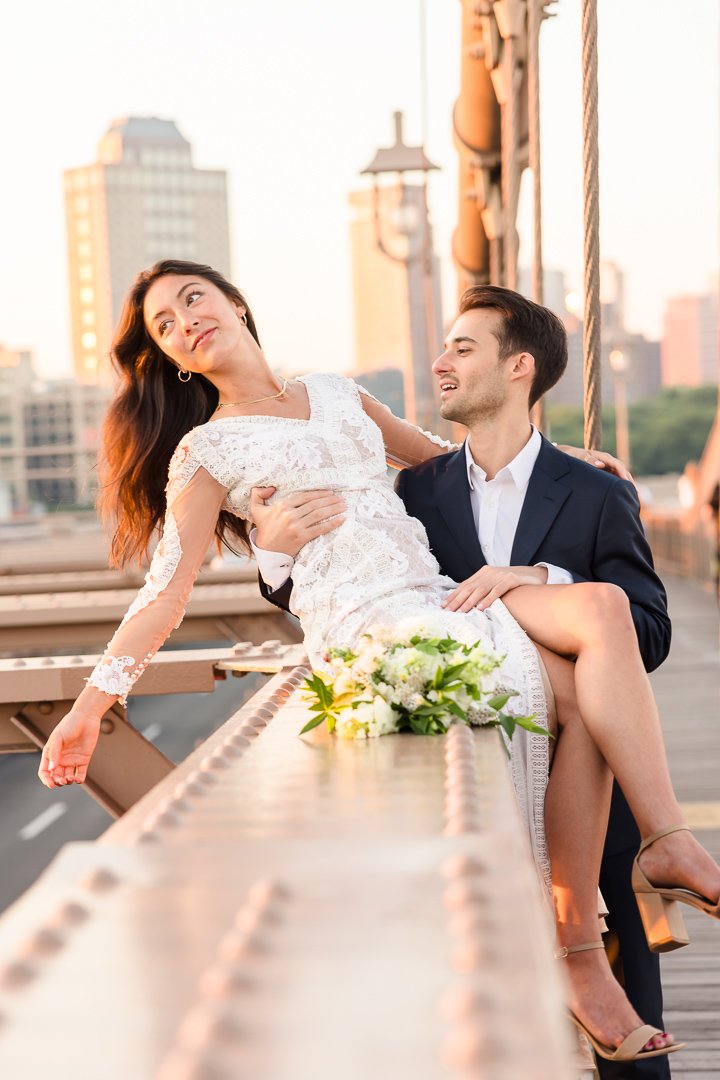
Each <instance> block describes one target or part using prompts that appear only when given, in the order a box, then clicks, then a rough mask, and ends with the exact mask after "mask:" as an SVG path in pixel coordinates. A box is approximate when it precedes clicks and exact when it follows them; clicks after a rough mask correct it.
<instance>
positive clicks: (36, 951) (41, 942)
mask: <svg viewBox="0 0 720 1080" xmlns="http://www.w3.org/2000/svg"><path fill="white" fill-rule="evenodd" d="M64 944H65V941H64V938H63V937H62V935H61V934H59V933H58V932H57V930H50V929H45V928H43V929H42V930H37V931H36V932H35V933H34V934H33V935H32V936H31V937H29V938H28V939H27V941H25V943H24V945H22V946H21V949H20V953H21V955H22V956H23V957H27V958H29V959H32V957H34V956H53V955H54V954H55V953H56V952H59V951H60V949H62V947H63V945H64Z"/></svg>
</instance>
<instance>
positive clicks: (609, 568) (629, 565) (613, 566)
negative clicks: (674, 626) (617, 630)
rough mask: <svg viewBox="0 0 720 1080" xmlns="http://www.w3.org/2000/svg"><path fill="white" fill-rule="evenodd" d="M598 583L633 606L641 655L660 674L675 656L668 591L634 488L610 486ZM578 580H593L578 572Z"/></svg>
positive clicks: (599, 543)
mask: <svg viewBox="0 0 720 1080" xmlns="http://www.w3.org/2000/svg"><path fill="white" fill-rule="evenodd" d="M592 572H593V579H594V580H595V581H609V582H612V584H614V585H619V586H620V588H621V589H623V590H624V592H625V593H626V595H627V597H628V599H629V601H630V610H631V612H632V617H633V622H634V623H635V630H636V631H637V636H638V644H639V646H640V655H641V656H642V658H643V662H644V664H645V668H646V670H647V671H654V670H655V668H657V667H659V666H660V664H662V662H663V661H664V660H665V659H666V658H667V655H668V653H669V651H670V638H671V624H670V616H669V615H668V610H667V594H666V592H665V587H664V585H663V583H662V581H661V580H660V578H659V577H658V575H657V574H656V573H655V567H654V565H653V557H652V552H651V550H650V545H649V544H648V542H647V538H646V536H645V530H644V529H643V526H642V522H641V520H640V500H639V499H638V496H637V492H636V491H635V488H634V486H633V485H632V484H629V483H613V484H611V485H610V486H609V488H608V492H607V495H606V497H605V502H604V504H603V507H602V510H601V513H600V518H599V521H598V529H597V535H596V537H595V551H594V555H593V560H592ZM573 577H574V579H575V581H585V580H587V579H585V578H583V577H581V576H580V575H578V574H574V573H573Z"/></svg>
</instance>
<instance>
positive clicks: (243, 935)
mask: <svg viewBox="0 0 720 1080" xmlns="http://www.w3.org/2000/svg"><path fill="white" fill-rule="evenodd" d="M267 949H268V946H267V942H266V940H265V939H264V938H263V937H261V936H260V934H257V933H247V932H241V931H239V930H230V931H229V933H227V934H226V935H225V937H224V938H223V939H222V941H221V942H220V944H219V945H218V949H217V955H218V957H219V958H220V960H226V961H229V962H230V963H237V962H238V961H240V960H250V959H252V958H253V957H257V956H261V955H262V954H263V953H265V952H267Z"/></svg>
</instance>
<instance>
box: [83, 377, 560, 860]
mask: <svg viewBox="0 0 720 1080" xmlns="http://www.w3.org/2000/svg"><path fill="white" fill-rule="evenodd" d="M302 382H303V383H304V385H305V388H306V390H307V394H308V398H309V405H310V416H309V419H308V420H296V419H288V418H285V417H277V416H262V415H255V416H229V417H225V418H221V419H218V420H212V421H209V422H208V423H206V424H203V425H201V426H200V427H197V428H195V429H194V430H193V431H191V432H190V433H189V434H188V435H186V436H185V438H183V440H182V441H181V443H180V445H179V446H178V448H177V450H176V451H175V454H174V456H173V459H172V462H171V465H170V473H169V481H168V486H167V506H168V509H167V512H166V515H165V526H164V531H163V536H162V539H161V542H160V544H159V545H158V547H157V549H156V552H155V555H154V557H153V560H152V564H151V567H150V570H149V572H148V575H147V577H146V580H145V585H144V586H143V588H142V589H141V590H140V592H139V594H138V596H137V597H136V599H135V601H134V602H133V604H132V605H131V607H130V609H129V610H128V612H127V614H126V616H125V618H124V620H123V622H122V623H121V625H120V628H119V629H118V631H117V633H116V634H115V636H114V637H113V640H112V641H111V642H110V644H109V646H108V649H107V652H106V653H105V655H104V657H103V658H102V660H101V661H100V663H99V664H98V665H97V667H96V668H95V670H94V672H93V674H92V675H91V677H90V679H89V680H88V681H89V682H90V683H91V684H92V685H93V686H95V687H97V688H98V689H100V690H103V691H105V692H106V693H108V694H112V695H114V696H116V697H120V698H121V700H124V699H125V698H126V696H127V694H128V693H129V691H130V689H131V688H132V686H133V684H134V683H135V681H136V680H137V679H138V678H139V676H140V675H141V674H142V672H143V670H144V669H145V667H146V666H147V664H148V662H149V660H150V659H151V658H152V656H153V655H154V653H155V651H156V650H157V649H158V648H159V647H160V645H161V644H162V642H163V641H164V640H165V638H166V637H167V635H168V634H169V633H170V631H171V630H172V629H173V628H174V627H175V626H176V625H178V624H179V622H180V621H181V620H182V616H183V612H184V609H185V604H186V603H187V599H188V597H189V595H190V591H191V589H192V583H193V581H194V578H195V576H196V574H197V571H198V569H199V567H200V566H201V565H202V561H203V558H204V555H205V553H206V551H207V549H208V546H209V544H210V542H211V540H212V535H213V531H214V527H215V523H216V520H217V514H218V511H219V510H220V508H221V507H224V508H225V509H228V510H230V511H232V512H233V513H235V514H237V515H239V516H240V517H243V518H247V517H248V516H249V506H250V490H251V488H253V487H260V486H268V485H272V486H274V487H275V488H276V489H277V493H276V495H275V496H274V498H281V497H282V496H284V495H287V494H288V493H290V492H294V491H301V490H308V489H314V488H323V489H333V490H336V491H342V493H343V495H344V498H345V501H346V504H347V510H346V515H345V521H344V522H343V524H342V525H341V526H340V527H339V528H338V529H337V530H335V531H334V532H331V533H328V534H327V535H324V536H320V537H318V538H317V539H316V540H313V541H311V542H310V543H309V544H307V545H306V546H305V547H304V548H303V549H302V550H301V551H300V553H299V554H298V556H297V558H296V560H295V565H294V568H293V590H292V601H291V602H292V610H293V611H294V613H295V614H296V615H297V616H298V618H299V619H300V622H301V624H302V628H303V631H304V634H305V645H306V648H307V651H308V655H309V657H310V659H311V661H312V663H313V664H314V665H315V666H320V665H322V662H323V655H324V653H325V652H326V650H327V649H328V647H330V646H346V647H347V646H352V645H353V644H354V643H355V642H357V640H358V638H359V636H360V635H361V634H363V633H364V632H365V631H372V629H373V628H375V627H380V626H382V627H392V626H393V625H394V624H395V623H396V622H397V621H398V619H400V618H402V619H405V618H408V617H416V616H417V617H419V618H423V617H425V618H427V617H431V620H432V623H433V625H436V626H437V625H438V624H439V625H441V626H442V628H444V629H445V630H446V631H447V633H448V634H449V635H451V636H452V637H454V638H456V639H458V640H461V641H465V642H474V641H477V640H478V639H480V638H490V639H491V640H492V641H493V642H494V644H495V646H496V648H497V649H498V650H499V651H500V653H502V654H505V661H504V664H503V679H504V682H506V683H507V684H508V685H509V686H512V687H514V688H515V689H516V690H518V691H519V694H520V697H519V698H516V699H513V701H514V703H515V706H514V708H515V710H516V711H517V712H518V713H521V712H524V713H534V714H535V716H536V718H537V720H538V722H539V723H541V724H542V723H544V722H545V721H546V717H547V711H546V702H545V693H544V689H543V679H542V674H541V671H540V667H539V664H538V660H537V653H536V651H535V649H534V647H533V645H532V643H531V642H530V641H529V639H528V637H527V636H526V634H525V633H524V631H523V630H522V629H521V628H520V627H519V626H518V624H517V623H516V622H515V620H514V619H513V618H512V616H511V615H510V613H509V612H508V610H507V608H506V607H505V606H504V605H503V603H502V602H501V601H499V600H498V601H496V602H495V603H494V604H493V605H492V607H491V608H490V609H489V610H487V611H485V612H480V611H473V612H470V613H468V614H462V613H459V612H450V611H443V610H442V609H441V606H440V605H441V603H442V600H443V599H444V597H445V596H446V595H447V594H448V592H449V591H450V590H452V589H453V588H454V584H455V583H454V582H453V581H451V580H450V579H449V578H447V577H444V576H443V575H441V574H440V572H439V567H438V564H437V561H436V560H435V558H434V556H433V555H432V554H431V553H430V550H429V548H428V543H427V537H426V534H425V530H424V529H423V527H422V525H421V524H420V523H419V522H418V521H417V520H415V519H414V518H412V517H409V516H408V514H407V513H406V511H405V508H404V506H403V503H402V501H401V500H400V499H399V498H398V496H397V495H396V494H395V491H394V490H393V487H392V483H391V481H390V479H389V478H388V475H387V467H386V457H388V456H389V457H390V458H392V459H394V461H395V463H400V464H406V463H408V461H413V460H423V459H424V458H429V457H432V456H433V455H437V454H438V453H442V452H444V451H446V450H447V449H448V448H450V444H448V443H444V442H443V441H442V440H439V439H437V438H436V437H435V436H428V435H426V434H425V433H422V432H419V431H418V429H416V428H414V427H412V425H409V424H407V423H406V422H405V421H400V420H398V419H397V418H395V417H393V416H392V414H391V413H390V412H389V410H387V409H385V408H384V407H383V406H380V405H379V403H378V402H376V401H375V399H369V400H368V398H364V397H363V398H361V395H360V393H359V388H358V387H357V385H356V384H355V383H354V382H352V381H351V380H350V379H346V378H343V377H342V376H339V375H309V376H306V377H305V378H304V379H303V380H302ZM363 401H364V403H365V406H366V407H368V409H369V410H370V409H372V411H373V414H374V415H376V416H377V415H378V413H379V412H380V413H381V415H380V423H381V425H382V428H383V430H382V431H381V428H380V427H379V426H378V424H377V423H375V422H374V420H373V419H371V418H370V416H369V415H368V413H367V412H366V411H365V408H364V407H363ZM386 417H387V419H385V418H386ZM511 770H512V777H513V782H514V786H515V790H516V792H517V797H518V802H519V804H520V809H521V812H522V813H523V815H524V817H525V819H526V820H527V824H528V829H529V833H530V837H531V842H532V846H533V850H534V853H535V858H536V862H537V865H538V869H539V870H540V872H541V874H542V876H543V877H544V878H545V880H546V881H547V880H548V879H549V865H548V857H547V849H546V844H545V834H544V827H543V802H544V797H545V788H546V784H547V778H548V740H547V737H545V736H541V735H533V734H529V733H527V732H525V731H523V730H521V729H518V730H517V731H516V733H515V736H514V738H513V742H512V755H511Z"/></svg>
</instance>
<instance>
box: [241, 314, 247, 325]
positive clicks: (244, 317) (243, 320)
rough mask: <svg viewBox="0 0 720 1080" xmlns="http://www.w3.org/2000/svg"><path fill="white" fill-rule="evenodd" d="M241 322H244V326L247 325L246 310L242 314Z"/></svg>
mask: <svg viewBox="0 0 720 1080" xmlns="http://www.w3.org/2000/svg"><path fill="white" fill-rule="evenodd" d="M240 322H241V323H242V324H243V326H247V314H246V313H245V312H244V311H243V313H242V315H241V316H240Z"/></svg>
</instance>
